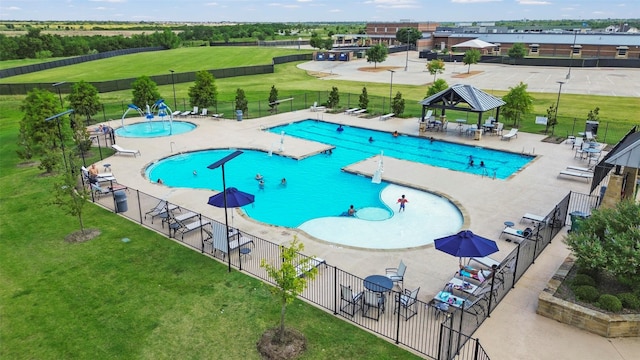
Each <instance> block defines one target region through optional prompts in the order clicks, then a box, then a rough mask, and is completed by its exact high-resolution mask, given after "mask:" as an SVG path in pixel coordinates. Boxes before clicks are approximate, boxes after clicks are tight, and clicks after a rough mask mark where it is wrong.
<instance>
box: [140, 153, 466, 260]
mask: <svg viewBox="0 0 640 360" xmlns="http://www.w3.org/2000/svg"><path fill="white" fill-rule="evenodd" d="M233 151H235V149H226V150H203V151H196V152H191V153H185V154H178V155H174V156H171V157H168V158H165V159H162V160H160V161H159V162H157V163H155V164H152V165H150V166H149V167H148V168H147V169H146V174H147V176H148V178H149V179H150V180H151V181H154V182H155V181H157V179H158V178H160V179H162V182H163V183H164V184H165V185H167V186H171V187H189V188H200V189H213V190H217V191H221V190H222V177H221V174H220V171H221V170H219V169H216V170H210V169H208V168H207V166H208V165H210V164H211V163H213V162H215V161H217V160H219V159H221V158H223V157H225V156H227V155H229V154H230V153H232V152H233ZM359 159H360V154H359V153H358V152H353V151H345V150H341V149H339V148H337V149H335V150H334V151H333V154H332V155H327V154H316V155H314V156H309V157H307V158H305V159H303V160H295V159H292V158H288V157H283V156H278V155H275V154H273V155H272V156H269V154H268V153H265V152H261V151H255V150H243V154H242V155H241V156H238V157H237V158H235V159H233V160H232V161H229V162H228V163H226V164H225V179H226V186H227V187H236V188H238V189H239V190H242V191H245V192H249V193H252V194H254V195H255V203H254V204H251V205H247V206H245V207H243V210H244V211H245V212H246V213H247V215H248V216H250V217H251V218H253V219H255V220H257V221H261V222H264V223H267V224H272V225H280V226H286V227H292V228H293V227H299V228H300V229H303V230H305V231H306V232H308V233H309V234H310V235H312V236H315V237H318V238H320V239H323V240H326V241H333V240H334V239H332V238H331V236H329V234H326V230H327V229H328V228H334V227H335V226H340V227H343V228H344V229H345V230H346V229H347V228H349V227H353V226H355V228H354V232H343V234H345V236H346V235H347V234H353V233H357V234H358V235H357V236H350V237H349V239H346V240H345V241H347V240H348V241H357V243H355V244H350V245H353V246H362V247H369V248H371V247H376V246H375V245H374V244H376V241H378V240H376V238H380V237H381V236H380V235H377V236H374V235H375V233H372V234H371V236H370V237H369V238H368V239H367V241H366V243H364V244H365V245H362V244H363V242H362V241H360V240H359V239H361V237H362V236H364V235H365V234H367V232H363V231H360V230H357V229H358V228H362V223H363V222H366V223H367V224H368V225H367V228H368V229H369V230H373V229H375V228H376V227H379V226H384V228H385V231H392V230H394V229H397V231H396V232H397V233H401V232H402V233H406V234H409V233H411V232H413V231H415V232H417V233H419V236H408V235H407V236H406V241H407V243H406V244H405V243H402V242H396V243H394V244H390V243H385V242H384V241H383V239H386V237H384V236H382V238H381V239H379V241H382V242H381V243H380V244H379V245H378V246H381V247H380V248H389V247H390V246H391V247H411V246H420V245H424V244H428V243H430V242H431V241H433V239H434V238H436V237H439V236H446V235H449V234H451V233H453V232H455V231H457V230H459V229H460V227H461V226H462V223H463V217H462V215H461V212H460V210H459V209H458V208H457V207H456V206H455V205H454V204H452V203H451V202H450V201H449V200H448V199H446V198H443V197H441V196H438V195H435V194H431V193H428V192H422V191H418V190H415V189H409V188H406V187H401V186H397V185H390V184H388V183H386V182H381V183H380V184H374V183H372V182H371V178H368V177H364V176H358V175H354V174H350V173H346V172H344V171H341V168H342V167H344V166H345V165H346V164H350V163H353V162H355V161H358V160H359ZM257 173H260V174H261V175H262V176H263V178H264V181H265V184H264V189H261V188H260V187H259V184H258V181H257V180H256V179H255V176H256V174H257ZM282 178H285V179H286V185H282V184H281V180H282ZM390 189H393V190H390ZM385 191H388V192H389V195H388V196H387V197H385V196H383V195H382V194H383V193H385ZM405 193H406V194H411V195H407V196H408V198H409V202H410V204H409V205H408V207H410V208H412V209H414V210H412V212H411V215H408V216H404V217H403V216H397V214H396V211H397V210H398V209H397V208H396V200H397V198H398V197H400V195H402V194H405ZM206 200H207V199H205V198H203V199H202V201H203V202H205V201H206ZM350 205H354V207H355V208H356V209H358V212H357V213H356V216H355V217H346V216H341V214H343V213H344V212H345V211H347V209H348V208H349V206H350ZM418 214H420V215H419V216H420V217H421V218H422V219H421V220H420V221H419V222H417V223H416V222H414V223H413V224H409V223H407V221H409V219H412V218H413V216H418ZM427 219H428V221H427ZM414 220H415V219H414ZM327 223H331V224H334V225H327ZM369 225H370V226H369ZM399 238H400V237H399ZM340 243H342V244H345V242H340ZM358 244H360V245H358Z"/></svg>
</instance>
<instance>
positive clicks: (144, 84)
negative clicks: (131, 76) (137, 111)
mask: <svg viewBox="0 0 640 360" xmlns="http://www.w3.org/2000/svg"><path fill="white" fill-rule="evenodd" d="M131 87H132V88H133V90H132V91H133V99H132V100H131V102H132V103H133V104H134V105H136V106H137V107H139V108H142V109H144V108H145V107H146V106H147V104H149V105H151V104H153V103H155V102H156V100H158V99H160V98H161V96H160V92H158V85H157V84H156V83H155V82H154V81H153V80H151V78H150V77H148V76H146V75H142V76H140V77H139V78H137V79H136V81H134V82H133V84H131Z"/></svg>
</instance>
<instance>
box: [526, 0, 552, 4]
mask: <svg viewBox="0 0 640 360" xmlns="http://www.w3.org/2000/svg"><path fill="white" fill-rule="evenodd" d="M518 3H519V4H520V5H551V3H550V2H548V1H541V0H518Z"/></svg>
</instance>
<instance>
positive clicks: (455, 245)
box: [434, 230, 499, 263]
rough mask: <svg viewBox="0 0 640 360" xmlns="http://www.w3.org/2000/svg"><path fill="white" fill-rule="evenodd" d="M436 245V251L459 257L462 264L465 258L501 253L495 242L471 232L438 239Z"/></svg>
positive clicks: (462, 232)
mask: <svg viewBox="0 0 640 360" xmlns="http://www.w3.org/2000/svg"><path fill="white" fill-rule="evenodd" d="M434 243H435V246H436V249H438V250H440V251H443V252H445V253H447V254H450V255H453V256H457V257H459V258H460V259H461V260H460V262H461V263H462V258H463V257H484V256H487V255H490V254H493V253H495V252H498V251H499V249H498V245H497V244H496V242H495V241H493V240H490V239H487V238H484V237H482V236H479V235H476V234H474V233H473V232H471V231H470V230H463V231H460V232H459V233H457V234H454V235H449V236H445V237H443V238H440V239H436V240H435V241H434Z"/></svg>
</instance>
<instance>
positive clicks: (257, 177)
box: [256, 173, 264, 180]
mask: <svg viewBox="0 0 640 360" xmlns="http://www.w3.org/2000/svg"><path fill="white" fill-rule="evenodd" d="M262 179H264V177H263V176H262V175H260V173H257V174H256V180H262Z"/></svg>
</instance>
